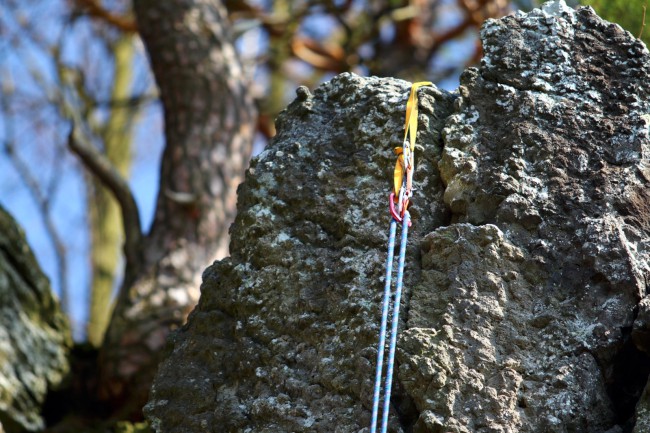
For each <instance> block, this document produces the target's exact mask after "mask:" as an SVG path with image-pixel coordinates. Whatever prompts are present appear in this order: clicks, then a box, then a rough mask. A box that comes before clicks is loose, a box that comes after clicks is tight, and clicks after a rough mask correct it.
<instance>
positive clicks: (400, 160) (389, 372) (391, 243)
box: [370, 81, 433, 433]
mask: <svg viewBox="0 0 650 433" xmlns="http://www.w3.org/2000/svg"><path fill="white" fill-rule="evenodd" d="M431 85H433V83H431V82H428V81H424V82H419V83H414V84H413V85H412V86H411V94H410V96H409V99H408V102H407V103H406V121H405V124H404V142H403V145H402V147H396V148H395V154H396V155H397V162H396V163H395V170H394V174H393V191H392V192H391V193H390V196H389V199H388V202H389V206H388V207H389V212H390V215H391V220H390V227H389V234H388V258H387V260H386V281H385V284H384V298H383V303H382V309H381V325H380V327H379V344H378V347H377V369H376V370H375V386H374V392H373V399H372V419H371V424H370V433H376V432H377V417H378V415H379V401H380V394H381V379H382V370H383V364H384V352H385V350H386V347H385V346H386V327H387V324H388V311H389V309H390V304H391V302H390V300H391V279H392V276H393V261H394V257H395V233H396V232H397V223H401V224H402V237H401V242H400V251H399V258H398V261H397V266H398V267H397V282H396V284H395V300H394V302H393V305H392V311H393V314H392V322H391V334H390V341H389V344H388V360H387V362H386V381H385V384H384V405H383V409H382V420H381V433H386V431H387V430H388V413H389V410H390V395H391V389H392V385H393V364H394V361H395V347H396V345H397V328H398V325H399V306H400V301H401V298H402V281H403V279H404V260H405V257H406V241H407V238H408V228H409V227H410V226H411V215H410V214H409V212H408V207H409V204H410V200H411V197H412V195H413V171H414V170H415V159H414V152H415V139H416V136H417V131H418V95H417V90H418V89H419V88H420V87H422V86H431ZM395 205H397V208H396V207H395Z"/></svg>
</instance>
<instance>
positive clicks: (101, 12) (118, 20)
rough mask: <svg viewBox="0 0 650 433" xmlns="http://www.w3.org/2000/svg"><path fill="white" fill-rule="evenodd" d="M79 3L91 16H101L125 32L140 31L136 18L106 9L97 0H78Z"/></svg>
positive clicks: (100, 17)
mask: <svg viewBox="0 0 650 433" xmlns="http://www.w3.org/2000/svg"><path fill="white" fill-rule="evenodd" d="M77 4H78V5H79V6H80V7H82V8H84V9H86V11H88V14H89V15H90V16H92V17H95V18H99V19H101V20H103V21H105V22H107V23H108V24H110V25H112V26H113V27H116V28H118V29H120V30H122V31H123V32H127V33H135V32H137V31H138V26H137V24H136V22H135V20H134V19H132V18H128V17H122V16H119V15H115V14H113V13H112V12H111V11H108V10H106V9H104V7H103V6H102V5H101V4H100V3H99V2H98V1H97V0H77Z"/></svg>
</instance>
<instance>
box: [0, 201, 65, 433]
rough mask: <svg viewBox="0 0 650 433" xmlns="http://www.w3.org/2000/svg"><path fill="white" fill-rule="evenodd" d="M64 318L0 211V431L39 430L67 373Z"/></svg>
mask: <svg viewBox="0 0 650 433" xmlns="http://www.w3.org/2000/svg"><path fill="white" fill-rule="evenodd" d="M71 345H72V338H71V335H70V327H69V324H68V322H67V319H66V317H65V315H64V314H63V312H62V311H61V309H60V306H59V304H58V302H57V301H56V299H55V298H54V296H53V294H52V291H51V288H50V283H49V281H48V279H47V277H46V276H45V275H44V274H43V272H42V271H41V269H40V267H39V266H38V263H37V262H36V259H35V258H34V255H33V253H32V252H31V250H30V248H29V246H28V244H27V240H26V239H25V234H24V233H23V231H22V229H20V227H19V226H18V224H17V223H16V222H15V221H14V219H13V218H12V217H11V216H10V215H9V214H8V213H7V212H5V211H4V210H3V209H2V208H0V431H2V430H3V427H4V431H6V432H7V433H14V432H23V431H40V430H42V429H43V428H44V421H43V418H42V416H41V410H42V406H43V403H44V402H45V398H46V396H47V393H48V392H49V391H51V390H53V389H56V388H57V387H59V386H60V385H61V384H62V383H63V381H64V379H65V378H66V375H67V374H68V372H69V368H70V365H69V360H68V351H69V349H70V347H71Z"/></svg>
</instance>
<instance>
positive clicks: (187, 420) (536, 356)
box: [146, 1, 650, 433]
mask: <svg viewBox="0 0 650 433" xmlns="http://www.w3.org/2000/svg"><path fill="white" fill-rule="evenodd" d="M481 36H482V39H483V46H484V51H485V58H484V59H483V62H482V64H481V67H480V68H478V69H469V70H467V71H466V72H465V74H464V75H463V77H462V79H461V87H460V88H459V95H449V94H446V93H444V92H441V91H439V90H437V89H435V88H423V89H422V90H421V91H420V98H421V101H420V109H421V111H420V128H421V132H420V134H419V137H418V142H419V143H420V144H422V145H423V146H424V150H423V151H421V152H419V153H418V155H419V161H418V162H417V165H418V169H417V171H416V177H415V184H416V185H417V186H418V187H419V189H418V190H417V191H416V196H415V198H414V209H413V212H412V215H413V220H414V226H413V228H412V230H411V231H410V238H409V242H410V248H409V251H408V257H407V270H406V272H407V276H406V281H405V286H406V290H407V293H406V296H405V298H404V300H403V304H402V312H403V313H402V316H401V317H402V318H403V322H402V328H401V334H400V339H399V342H398V353H397V361H398V362H397V375H396V376H397V377H396V381H395V385H394V396H393V401H392V403H393V412H392V415H391V431H392V432H411V431H412V432H414V433H424V432H468V433H469V432H504V433H505V432H513V433H514V432H540V433H541V432H558V433H559V432H594V433H596V432H610V433H613V432H617V431H630V430H631V429H632V428H633V425H634V423H635V422H636V425H637V430H635V431H636V432H638V433H640V432H641V431H645V430H640V429H641V428H642V427H641V426H643V425H646V426H647V425H650V415H648V413H650V411H648V409H647V408H648V407H650V405H649V404H648V400H650V399H649V398H648V397H647V396H648V395H649V394H650V391H648V390H646V392H645V393H643V388H644V385H645V382H646V379H647V376H648V372H649V371H650V358H648V355H647V353H650V339H649V338H648V337H647V336H648V335H650V334H649V333H650V313H649V312H648V311H650V307H649V306H648V305H646V304H647V300H644V301H642V299H644V297H645V296H646V290H647V289H646V281H647V278H648V275H649V270H650V257H649V250H650V249H649V247H650V245H649V244H648V235H649V234H650V222H649V221H650V212H649V210H650V209H649V207H648V199H649V198H650V194H649V193H648V189H647V188H648V186H649V182H650V171H649V169H648V167H649V165H648V162H649V161H648V150H649V148H648V145H649V143H650V140H649V139H650V137H649V132H648V131H649V128H648V125H649V124H650V117H649V113H650V106H649V105H650V104H649V103H650V99H649V96H650V95H649V92H650V87H649V84H648V83H650V54H649V53H648V51H647V49H646V48H645V47H644V46H643V44H642V43H641V42H638V41H636V40H635V39H634V38H633V37H632V36H631V35H630V34H629V33H626V32H624V31H623V30H622V29H621V28H620V27H619V26H616V25H614V24H610V23H607V22H605V21H603V20H601V19H600V18H599V17H597V16H596V15H595V13H594V12H593V10H591V9H590V8H582V9H579V10H577V11H574V10H572V9H570V8H568V7H567V6H566V5H565V4H564V2H562V1H555V2H550V3H547V4H546V5H544V6H543V7H542V8H541V9H539V10H534V11H532V12H531V13H529V14H517V15H514V16H510V17H506V18H503V19H501V20H491V21H488V22H486V23H485V25H484V27H483V29H482V32H481ZM408 88H409V85H408V83H405V82H402V81H398V80H393V79H377V78H360V77H357V76H354V75H349V74H343V75H341V76H339V77H337V78H335V79H334V80H332V81H331V82H330V83H326V84H324V85H323V86H321V87H319V88H318V89H317V90H316V91H315V94H314V96H313V97H312V96H311V95H309V94H308V92H307V91H306V90H304V89H299V91H298V98H297V100H296V101H294V102H293V103H292V104H291V105H290V106H289V108H288V109H287V110H286V111H285V112H284V113H283V114H282V115H281V116H280V118H279V119H278V136H277V137H276V139H275V140H274V141H273V143H272V144H271V145H270V146H269V147H268V148H267V150H266V151H265V152H264V153H263V154H262V155H260V156H259V157H258V158H257V159H256V160H255V161H253V163H252V165H251V170H250V172H249V173H248V176H247V179H246V182H245V183H244V184H243V185H242V187H241V189H240V193H239V202H238V209H239V215H238V218H237V221H236V222H235V225H234V226H233V227H232V232H231V235H232V245H231V251H232V257H231V258H229V259H227V260H224V261H221V262H217V263H215V264H214V265H213V266H211V267H210V268H208V269H207V270H206V272H205V274H204V284H203V287H202V295H201V300H200V302H199V305H198V307H197V308H196V310H195V311H194V312H193V314H192V316H191V317H190V320H189V323H188V325H187V326H186V327H184V328H183V329H182V330H180V331H179V332H177V333H176V334H175V336H174V338H173V341H172V342H171V345H170V353H169V356H168V358H167V360H166V361H165V362H164V363H163V364H162V366H161V368H160V371H159V374H158V378H157V380H156V382H155V384H154V387H153V389H152V397H151V400H150V402H149V404H148V405H147V407H146V413H147V416H148V417H149V419H150V420H151V421H152V423H153V425H154V427H155V428H156V429H157V430H158V431H159V432H199V431H219V432H285V431H286V432H314V431H317V432H321V431H322V432H361V431H367V426H368V424H369V408H370V405H371V401H370V400H371V396H372V380H373V374H374V359H375V355H376V348H375V345H376V339H377V331H378V322H379V315H380V302H381V301H380V299H381V290H382V286H383V284H382V283H383V267H384V260H385V244H386V232H387V226H388V221H387V209H386V207H387V205H386V201H387V200H386V196H387V194H388V191H389V189H390V183H391V180H392V179H391V175H392V174H391V172H392V166H393V160H394V158H393V155H392V147H393V146H396V145H399V144H400V142H401V138H402V134H403V132H402V123H403V117H404V108H405V107H404V105H405V101H406V98H407V96H408ZM441 136H442V139H441ZM637 316H638V318H637ZM642 393H643V398H641V400H639V398H640V397H641V395H642ZM637 402H638V407H637V408H636V412H635V407H636V406H637ZM635 413H636V417H635Z"/></svg>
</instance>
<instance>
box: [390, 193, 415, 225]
mask: <svg viewBox="0 0 650 433" xmlns="http://www.w3.org/2000/svg"><path fill="white" fill-rule="evenodd" d="M388 208H389V209H390V215H391V216H392V217H393V219H394V220H395V221H397V222H398V223H401V222H402V220H403V218H402V217H401V216H400V215H399V213H398V212H397V209H395V193H394V192H391V193H390V196H389V197H388ZM404 211H406V209H404ZM409 227H411V220H410V219H409Z"/></svg>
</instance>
